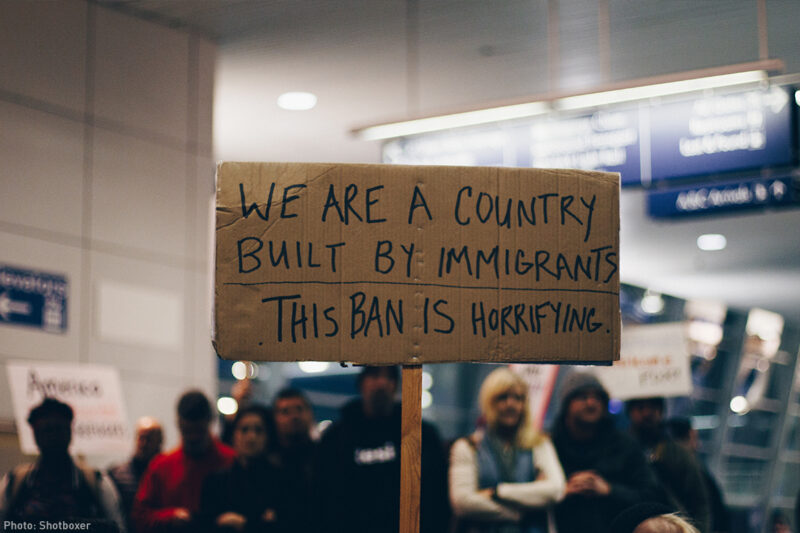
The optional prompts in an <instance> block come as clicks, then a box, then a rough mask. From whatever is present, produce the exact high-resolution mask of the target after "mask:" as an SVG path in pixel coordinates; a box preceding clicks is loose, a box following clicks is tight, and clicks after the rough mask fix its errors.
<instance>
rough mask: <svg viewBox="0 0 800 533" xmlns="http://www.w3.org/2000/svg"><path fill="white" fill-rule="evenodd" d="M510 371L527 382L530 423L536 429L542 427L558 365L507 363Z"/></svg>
mask: <svg viewBox="0 0 800 533" xmlns="http://www.w3.org/2000/svg"><path fill="white" fill-rule="evenodd" d="M508 366H509V367H510V368H511V370H512V371H514V372H516V373H518V374H519V375H521V376H522V379H524V380H525V381H526V382H527V383H528V407H529V409H530V413H531V423H532V424H533V427H534V428H535V429H537V430H540V429H542V425H543V423H544V415H545V413H546V412H547V406H548V405H550V396H551V394H552V392H553V386H554V385H555V383H556V376H557V375H558V365H531V364H513V365H508Z"/></svg>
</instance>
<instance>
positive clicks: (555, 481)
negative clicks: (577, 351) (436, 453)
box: [450, 367, 566, 533]
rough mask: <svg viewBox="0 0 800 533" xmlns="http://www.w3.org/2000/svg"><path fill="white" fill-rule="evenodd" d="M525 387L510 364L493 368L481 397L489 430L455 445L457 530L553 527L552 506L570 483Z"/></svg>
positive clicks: (479, 532)
mask: <svg viewBox="0 0 800 533" xmlns="http://www.w3.org/2000/svg"><path fill="white" fill-rule="evenodd" d="M527 391H528V386H527V384H526V383H525V381H524V380H523V379H522V377H521V376H520V375H519V374H516V373H514V372H513V371H511V370H510V369H509V368H508V367H501V368H498V369H496V370H494V371H492V372H491V373H490V374H489V375H488V376H486V379H484V381H483V384H482V385H481V390H480V396H479V403H480V407H481V411H482V413H483V416H484V418H485V420H486V428H485V430H484V431H477V432H475V433H473V434H472V435H470V436H468V437H464V438H461V439H458V440H457V441H456V442H455V443H453V447H452V449H451V454H450V499H451V502H452V505H453V511H454V513H455V515H456V517H457V519H458V527H459V529H458V531H459V532H470V533H473V532H474V533H545V532H548V531H551V532H552V531H554V529H553V527H552V523H553V521H552V519H551V516H550V507H551V506H552V505H553V504H555V503H556V502H558V501H560V500H561V499H562V498H563V497H564V490H565V487H566V481H565V479H564V472H563V470H562V469H561V464H560V463H559V461H558V456H557V455H556V451H555V448H554V447H553V444H552V443H551V442H550V439H549V438H548V437H547V436H546V435H544V434H542V433H538V432H536V431H535V430H534V429H533V427H532V423H531V418H530V408H529V405H528V395H527Z"/></svg>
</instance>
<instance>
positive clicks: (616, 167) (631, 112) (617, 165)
mask: <svg viewBox="0 0 800 533" xmlns="http://www.w3.org/2000/svg"><path fill="white" fill-rule="evenodd" d="M530 131H531V134H530V146H529V150H530V161H522V162H521V163H522V164H520V165H519V166H525V167H528V166H530V167H534V168H577V169H581V170H600V171H605V172H619V173H620V175H621V183H622V185H623V186H625V185H639V184H640V183H641V169H640V157H639V137H640V135H639V115H638V110H636V109H627V110H623V109H618V110H603V111H597V112H596V113H593V114H591V115H584V116H580V117H575V118H566V119H564V118H549V119H540V120H536V121H534V122H533V124H531V126H530Z"/></svg>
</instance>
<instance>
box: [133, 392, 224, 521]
mask: <svg viewBox="0 0 800 533" xmlns="http://www.w3.org/2000/svg"><path fill="white" fill-rule="evenodd" d="M210 426H211V405H210V404H209V402H208V398H206V396H205V395H204V394H203V393H202V392H200V391H197V390H192V391H189V392H186V393H184V394H183V396H181V398H180V400H179V401H178V429H179V430H180V434H181V446H179V447H178V448H177V449H175V450H173V451H171V452H169V453H166V454H162V455H159V456H157V457H156V458H155V459H153V460H152V461H151V463H150V466H149V467H148V468H147V471H146V472H145V474H144V477H143V478H142V481H141V484H140V485H139V490H138V492H137V493H136V499H135V501H134V503H133V512H132V516H133V522H134V524H135V526H136V530H137V531H138V532H139V533H147V532H151V531H153V532H173V531H193V530H194V529H195V526H196V522H195V521H196V519H197V514H198V511H200V498H201V495H202V494H201V491H202V488H203V481H205V478H206V477H207V476H208V475H209V474H211V473H212V472H218V471H220V470H223V469H225V468H228V467H230V466H231V464H232V463H233V459H234V456H235V452H234V451H233V449H232V448H230V447H228V446H226V445H224V444H222V443H221V442H219V441H218V440H216V439H215V438H214V437H212V436H211V432H210Z"/></svg>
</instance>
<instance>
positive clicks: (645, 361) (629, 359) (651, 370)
mask: <svg viewBox="0 0 800 533" xmlns="http://www.w3.org/2000/svg"><path fill="white" fill-rule="evenodd" d="M596 372H597V376H598V378H600V380H601V381H602V382H603V385H605V387H606V389H608V392H609V393H610V394H611V396H612V397H614V398H617V399H620V400H629V399H632V398H650V397H654V396H664V397H673V396H688V395H690V394H691V393H692V379H691V369H690V367H689V349H688V345H687V338H686V324H685V323H683V322H669V323H666V324H652V325H642V326H625V327H624V328H623V329H622V345H621V348H620V360H619V361H616V362H615V363H614V365H613V366H611V367H606V368H597V369H596Z"/></svg>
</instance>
